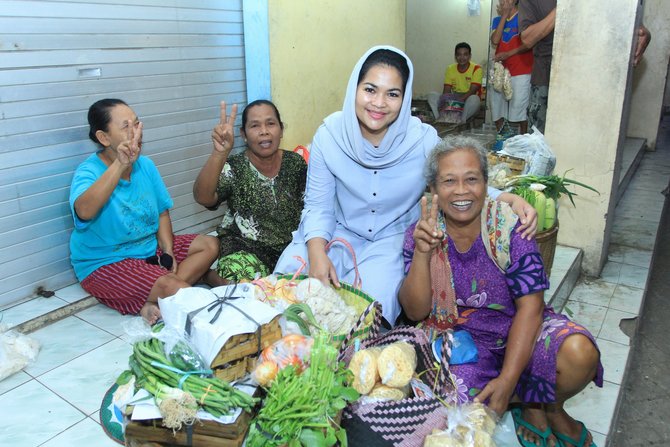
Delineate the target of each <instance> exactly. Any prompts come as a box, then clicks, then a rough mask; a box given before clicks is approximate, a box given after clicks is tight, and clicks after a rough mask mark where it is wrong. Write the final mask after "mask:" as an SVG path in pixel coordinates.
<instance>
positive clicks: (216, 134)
mask: <svg viewBox="0 0 670 447" xmlns="http://www.w3.org/2000/svg"><path fill="white" fill-rule="evenodd" d="M236 116H237V104H233V107H232V110H231V112H230V116H227V115H226V102H225V101H221V117H220V119H219V123H218V124H217V125H216V126H215V127H214V130H212V143H213V145H214V149H213V150H212V154H211V155H210V156H209V158H208V159H207V161H206V162H205V165H204V166H203V167H202V169H201V170H200V173H199V174H198V177H197V178H196V179H195V182H194V183H193V197H194V198H195V201H196V202H198V203H199V204H200V205H203V206H207V207H211V206H215V205H216V204H217V202H218V196H217V193H216V187H217V186H218V184H219V175H221V170H222V169H223V166H224V165H225V164H226V161H227V160H228V156H229V155H230V152H231V151H232V150H233V144H234V142H235V136H234V129H233V126H234V124H235V118H236Z"/></svg>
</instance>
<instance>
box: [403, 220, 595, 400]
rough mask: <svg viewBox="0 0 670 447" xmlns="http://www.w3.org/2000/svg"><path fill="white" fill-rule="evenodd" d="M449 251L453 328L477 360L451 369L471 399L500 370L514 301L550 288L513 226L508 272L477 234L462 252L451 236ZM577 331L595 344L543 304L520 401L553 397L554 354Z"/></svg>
mask: <svg viewBox="0 0 670 447" xmlns="http://www.w3.org/2000/svg"><path fill="white" fill-rule="evenodd" d="M517 226H518V225H517ZM414 227H415V225H412V226H411V227H410V228H408V229H407V231H406V233H405V241H404V257H405V273H407V272H408V271H409V267H410V265H411V262H412V256H413V254H414V239H413V237H412V234H413V232H414ZM515 228H516V227H515ZM447 253H448V258H449V264H450V266H451V270H452V278H453V286H454V290H455V295H456V304H457V306H458V320H457V322H456V326H455V327H454V329H455V330H458V329H465V330H467V331H468V332H469V333H470V335H472V338H473V340H474V341H475V344H476V345H477V349H478V354H479V360H478V361H477V363H469V364H463V365H452V366H451V368H450V369H451V372H452V374H453V375H454V378H455V380H456V385H457V390H458V398H459V400H460V401H461V402H465V401H469V400H472V399H473V398H474V397H475V396H476V395H477V394H478V393H479V392H480V391H481V390H482V389H483V388H484V387H485V386H486V384H487V383H488V382H489V381H491V380H492V379H494V378H496V377H498V375H499V374H500V370H501V369H502V364H503V359H504V356H505V348H506V341H507V334H508V333H509V329H510V327H511V325H512V319H513V318H514V315H515V313H516V307H515V304H514V300H515V299H517V298H521V297H522V296H524V295H528V294H531V293H534V292H539V291H542V290H546V289H548V288H549V282H548V280H547V276H546V274H545V272H544V267H543V265H542V258H541V257H540V254H539V252H538V249H537V244H536V242H535V240H532V241H528V240H525V239H523V238H522V237H521V236H520V235H519V233H516V231H512V234H511V235H510V247H509V255H510V259H509V260H510V264H509V267H508V268H507V270H506V273H502V272H501V271H500V270H499V269H498V267H497V265H496V264H495V263H494V261H493V260H491V258H490V257H489V256H488V255H487V252H486V249H485V247H484V242H483V240H482V238H481V237H480V238H478V239H477V240H475V242H474V243H473V244H472V246H471V247H470V249H469V250H468V251H467V252H465V253H459V252H458V250H456V246H455V245H454V243H453V241H452V240H451V239H450V240H449V241H448V247H447ZM575 333H580V334H583V335H585V336H587V337H588V338H589V339H590V340H591V341H592V342H593V343H594V345H595V340H594V338H593V336H592V335H591V334H590V333H589V332H588V331H587V330H586V329H585V328H584V327H582V326H580V325H578V324H576V323H573V322H572V321H570V320H569V319H568V317H566V316H565V315H562V314H557V313H555V312H554V311H553V309H552V308H551V307H549V306H547V307H546V308H545V310H544V321H543V322H542V327H541V331H540V335H539V337H538V338H537V341H536V343H535V348H534V350H533V354H532V356H531V359H530V361H529V363H528V366H527V367H526V369H525V370H524V371H523V373H522V374H521V377H520V378H519V383H518V384H517V387H516V390H515V392H516V394H517V395H518V396H519V398H520V399H521V400H522V401H523V402H528V403H530V402H540V403H548V402H554V401H555V391H554V390H555V386H556V355H557V353H558V349H559V347H560V346H561V343H562V342H563V340H565V338H566V337H567V336H569V335H571V334H575ZM602 381H603V368H602V364H600V363H599V364H598V372H597V374H596V377H595V379H594V382H595V383H596V385H598V386H602Z"/></svg>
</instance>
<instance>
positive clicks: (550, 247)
mask: <svg viewBox="0 0 670 447" xmlns="http://www.w3.org/2000/svg"><path fill="white" fill-rule="evenodd" d="M557 239H558V220H557V221H556V223H555V224H554V226H553V227H551V228H549V229H548V230H545V231H540V232H539V233H537V234H536V235H535V240H536V241H537V248H538V249H539V250H540V255H541V256H542V262H543V264H544V271H545V272H547V277H549V276H550V275H551V266H552V265H553V264H554V254H555V253H556V240H557Z"/></svg>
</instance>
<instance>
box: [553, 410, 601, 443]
mask: <svg viewBox="0 0 670 447" xmlns="http://www.w3.org/2000/svg"><path fill="white" fill-rule="evenodd" d="M546 416H547V421H548V423H549V426H550V427H551V430H552V431H553V432H554V433H560V434H561V435H564V436H567V437H569V438H572V439H575V440H579V439H580V437H581V435H582V430H586V428H585V427H583V425H582V424H581V423H580V422H579V421H576V420H575V419H573V418H572V416H570V415H569V414H568V413H566V411H565V410H564V409H562V408H561V409H559V410H556V411H547V413H546ZM592 442H593V436H591V432H589V431H587V435H586V440H585V442H584V445H586V446H589V445H591V443H592ZM563 445H565V447H572V444H570V443H569V442H566V441H565V440H564V441H563ZM575 447H581V446H575Z"/></svg>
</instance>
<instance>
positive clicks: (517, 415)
mask: <svg viewBox="0 0 670 447" xmlns="http://www.w3.org/2000/svg"><path fill="white" fill-rule="evenodd" d="M512 420H513V421H514V429H515V431H514V434H516V438H517V439H518V440H519V442H520V443H521V445H522V446H523V447H546V446H547V441H548V440H549V437H550V436H551V434H552V432H551V428H550V427H547V428H546V429H545V430H544V431H540V429H539V428H537V427H536V426H534V425H532V424H530V423H529V422H528V421H526V420H525V419H524V418H523V410H522V409H521V408H519V407H517V408H513V409H512ZM519 426H521V427H524V428H525V429H526V430H529V431H531V432H533V433H535V434H536V435H537V436H538V437H539V438H540V445H539V446H538V445H537V444H535V443H534V442H532V441H528V440H526V439H523V437H522V436H521V435H520V434H519ZM559 442H560V441H559Z"/></svg>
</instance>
